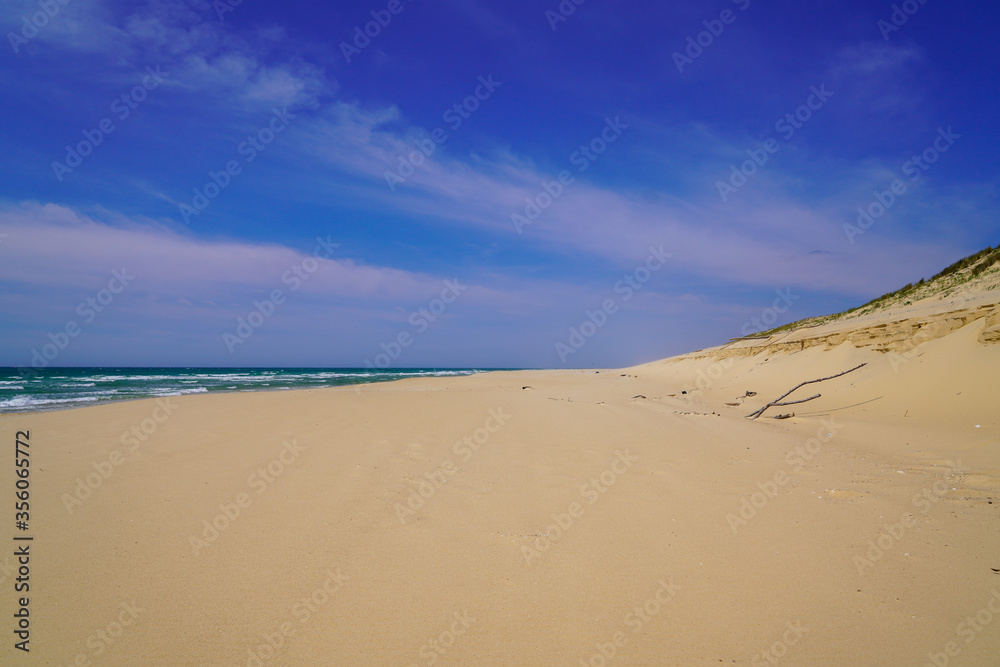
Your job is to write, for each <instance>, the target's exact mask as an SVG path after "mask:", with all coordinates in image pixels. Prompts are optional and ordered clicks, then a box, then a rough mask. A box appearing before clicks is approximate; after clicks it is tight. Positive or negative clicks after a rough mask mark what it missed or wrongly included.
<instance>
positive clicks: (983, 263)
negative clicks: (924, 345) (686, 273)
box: [733, 244, 1000, 341]
mask: <svg viewBox="0 0 1000 667" xmlns="http://www.w3.org/2000/svg"><path fill="white" fill-rule="evenodd" d="M997 262H1000V244H998V245H997V246H996V247H995V248H985V249H983V250H980V251H979V252H977V253H976V254H974V255H969V256H968V257H965V258H963V259H960V260H958V261H957V262H955V263H954V264H952V265H951V266H949V267H947V268H945V269H943V270H941V271H940V272H938V273H937V274H936V275H934V276H932V277H931V279H930V280H924V279H923V278H921V279H920V280H919V281H918V282H917V283H916V284H914V283H909V284H908V285H906V286H905V287H902V288H900V289H898V290H896V291H895V292H889V293H888V294H883V295H882V296H880V297H878V298H877V299H872V300H871V301H869V302H868V303H866V304H864V305H861V306H855V307H854V308H851V309H849V310H845V311H843V312H841V313H835V314H832V315H821V316H818V317H807V318H805V319H803V320H798V321H796V322H789V323H788V324H783V325H782V326H780V327H775V328H774V329H769V330H767V331H762V332H760V333H755V334H753V335H750V336H742V337H740V338H734V339H733V340H734V341H737V340H747V339H752V338H763V337H765V336H772V335H774V334H776V333H781V332H783V331H792V330H794V329H803V328H806V327H816V326H820V325H821V324H826V323H828V322H834V321H836V320H839V319H842V318H845V317H848V316H858V315H867V314H869V313H873V312H875V311H878V310H885V309H886V308H889V307H890V306H895V305H904V306H908V305H909V304H911V303H913V302H914V301H919V300H921V299H926V298H928V297H932V296H942V297H944V296H948V295H949V294H950V293H951V291H952V290H954V289H955V288H956V287H958V286H960V285H963V284H965V283H968V282H970V281H972V280H975V279H976V278H979V277H980V276H982V275H983V274H985V273H986V272H988V271H990V272H992V271H995V270H996V269H994V266H995V265H996V264H997Z"/></svg>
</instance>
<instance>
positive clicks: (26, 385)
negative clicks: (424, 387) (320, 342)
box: [0, 367, 493, 413]
mask: <svg viewBox="0 0 1000 667" xmlns="http://www.w3.org/2000/svg"><path fill="white" fill-rule="evenodd" d="M482 370H487V369H473V368H465V369H455V368H449V369H445V368H400V369H391V368H387V369H367V368H45V369H41V370H29V369H17V368H2V367H0V413H10V412H35V411H39V410H62V409H66V408H76V407H81V406H84V405H98V404H100V403H106V402H109V401H124V400H129V399H136V398H155V397H158V396H181V395H184V394H203V393H209V392H220V391H221V392H234V391H268V390H280V389H311V388H315V387H338V386H343V385H349V384H366V383H369V382H386V381H389V380H400V379H402V378H410V377H433V376H447V375H472V374H473V373H478V372H481V371H482ZM489 370H493V369H489Z"/></svg>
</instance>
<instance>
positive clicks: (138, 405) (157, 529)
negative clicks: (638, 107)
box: [0, 294, 1000, 665]
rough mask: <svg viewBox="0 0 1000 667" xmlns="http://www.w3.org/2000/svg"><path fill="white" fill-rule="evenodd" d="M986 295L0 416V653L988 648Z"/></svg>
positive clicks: (776, 656)
mask: <svg viewBox="0 0 1000 667" xmlns="http://www.w3.org/2000/svg"><path fill="white" fill-rule="evenodd" d="M995 301H996V299H995V294H993V298H991V296H990V295H989V294H985V295H975V298H971V299H966V300H964V301H963V302H962V303H958V304H956V303H949V302H944V301H940V300H936V301H932V302H929V303H927V304H923V305H921V304H917V305H914V306H912V307H909V308H907V309H905V310H898V309H897V310H895V311H891V312H886V313H882V314H876V315H869V316H866V317H864V318H853V319H848V320H844V321H841V322H839V323H835V324H831V325H825V326H823V327H817V328H812V329H804V330H800V331H797V332H794V333H792V334H778V335H776V336H773V337H770V338H768V339H761V340H751V341H742V342H737V343H734V344H732V345H729V346H724V347H722V348H714V349H711V350H705V351H700V352H697V353H692V354H690V355H685V356H683V357H678V358H674V359H670V360H665V361H659V362H655V363H652V364H647V365H643V366H638V367H635V368H630V369H625V370H613V371H612V370H600V371H599V372H595V371H594V370H590V371H576V370H573V371H524V372H498V373H486V374H480V375H475V376H470V377H456V378H433V379H418V380H404V381H400V382H394V383H386V384H373V385H365V386H362V387H360V388H357V389H355V388H335V389H324V390H311V391H287V392H270V393H244V394H225V395H222V394H216V395H200V396H185V397H180V398H171V399H169V400H160V401H154V400H142V401H134V402H128V403H119V404H112V405H104V406H99V407H92V408H83V409H74V410H67V411H62V412H49V413H37V414H25V415H5V416H0V432H2V433H3V437H4V438H5V439H6V440H7V441H8V446H9V447H10V449H13V447H14V438H15V432H16V431H19V430H24V431H30V448H31V471H32V473H31V494H32V496H31V529H30V531H29V532H30V534H31V535H32V536H33V537H34V540H33V541H32V542H31V543H30V568H31V573H30V577H31V579H30V586H31V591H30V595H29V597H30V605H29V608H30V614H31V617H30V618H31V643H30V649H31V652H30V654H23V653H21V652H20V651H16V650H15V649H14V648H13V644H14V641H16V640H15V639H14V638H13V635H12V634H11V630H12V629H13V625H14V619H13V614H14V612H15V611H16V608H17V607H16V605H15V599H16V596H15V593H14V592H13V589H12V584H13V580H14V578H15V577H16V576H17V573H16V567H17V565H16V562H15V557H14V556H13V551H14V547H13V546H8V548H5V549H4V550H3V554H4V555H3V556H0V576H2V577H4V579H5V581H4V582H3V590H4V594H3V595H2V596H0V610H2V616H3V618H5V619H7V620H6V621H5V622H4V623H5V625H4V627H3V631H4V636H6V637H7V639H6V640H5V641H4V643H3V646H2V648H0V662H3V664H38V665H69V664H80V665H85V664H95V665H96V664H106V665H412V664H417V665H432V664H437V665H556V664H562V665H603V664H608V665H709V664H737V665H770V664H778V663H784V664H788V665H843V664H852V665H888V664H909V665H923V664H934V662H932V660H936V661H937V664H939V665H941V664H951V665H959V664H960V665H996V664H1000V663H998V656H1000V573H996V572H995V570H994V568H996V569H1000V423H998V418H997V415H998V410H997V405H998V404H1000V400H998V399H1000V383H998V381H997V380H998V374H997V371H998V370H1000V345H998V344H996V342H997V340H996V339H997V338H998V336H997V335H996V333H997V325H998V324H1000V320H998V315H997V313H998V311H997V307H996V305H995ZM918 334H919V335H918ZM917 343H919V345H917ZM860 363H867V366H865V367H863V368H861V369H859V370H857V371H855V372H853V373H851V374H849V375H846V376H844V377H841V378H837V379H834V380H830V381H828V382H823V383H820V384H814V385H809V386H807V387H804V388H802V389H800V390H799V391H798V392H796V393H795V394H794V395H793V396H792V397H790V398H793V399H794V398H805V397H807V396H810V395H812V394H815V393H821V394H822V396H821V398H819V399H816V400H814V401H811V402H809V403H804V404H801V405H795V406H790V407H788V408H772V409H770V410H769V411H768V412H766V413H765V416H764V418H761V419H759V420H757V421H750V420H747V419H745V418H744V415H746V414H748V413H749V412H751V411H752V410H754V409H756V408H758V407H760V406H762V405H763V404H764V403H765V402H767V401H768V400H772V399H774V398H777V397H778V396H780V395H781V394H782V393H784V392H785V391H787V390H788V389H790V388H792V387H793V386H795V385H796V384H798V383H799V382H802V381H805V380H810V379H814V378H818V377H823V376H826V375H832V374H834V373H838V372H841V371H843V370H847V369H849V368H851V367H853V366H856V365H857V364H860ZM685 391H686V392H687V393H682V392H685ZM748 391H750V392H756V395H755V396H751V397H749V398H747V397H745V394H746V392H748ZM739 397H743V398H739ZM732 402H736V403H740V404H741V405H739V406H730V405H726V403H732ZM791 411H794V412H795V413H796V416H795V417H793V418H790V419H786V420H774V419H770V418H769V417H770V416H772V415H774V414H777V413H780V412H791ZM168 413H169V414H168ZM157 420H159V421H157ZM133 427H134V428H136V429H137V430H138V433H139V434H140V435H141V438H142V439H141V440H140V439H139V438H138V437H135V436H132V435H130V434H129V432H130V430H131V429H133ZM143 428H145V432H144V431H143ZM6 460H7V462H8V463H7V466H8V468H7V469H5V470H3V471H2V479H3V481H2V483H0V490H2V494H3V497H4V498H5V500H4V502H3V504H2V507H3V510H2V513H0V517H2V520H3V522H4V525H5V526H10V527H11V528H10V529H9V530H7V531H5V534H6V535H8V537H7V538H6V539H8V545H14V544H15V543H14V542H12V541H9V540H10V537H11V536H13V534H14V533H15V532H16V531H15V530H14V529H13V525H14V512H13V503H12V502H8V500H11V496H12V495H13V480H14V467H13V456H10V457H8V458H7V459H6ZM88 476H89V478H90V479H89V482H90V483H91V486H94V487H96V488H90V487H89V486H87V484H88ZM81 484H82V485H83V486H82V487H80V485H81ZM78 487H79V489H78ZM213 524H214V526H213ZM546 534H548V536H547V537H546ZM991 608H992V611H991ZM977 614H978V620H977ZM987 617H989V618H987Z"/></svg>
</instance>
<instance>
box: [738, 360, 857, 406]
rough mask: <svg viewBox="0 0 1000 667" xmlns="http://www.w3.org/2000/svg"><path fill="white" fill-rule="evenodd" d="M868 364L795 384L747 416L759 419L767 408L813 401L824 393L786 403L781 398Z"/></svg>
mask: <svg viewBox="0 0 1000 667" xmlns="http://www.w3.org/2000/svg"><path fill="white" fill-rule="evenodd" d="M867 365H868V364H867V363H864V364H858V365H857V366H855V367H854V368H852V369H850V370H847V371H844V372H843V373H837V374H836V375H831V376H830V377H825V378H818V379H816V380H806V381H805V382H802V383H801V384H797V385H795V386H794V387H792V388H791V389H789V390H788V391H786V392H785V393H784V394H782V395H781V396H779V397H778V398H777V400H774V401H771V402H770V403H768V404H767V405H765V406H764V407H762V408H761V409H760V410H755V411H753V412H751V413H750V414H748V415H747V416H746V418H747V419H757V417H760V416H761V415H762V414H764V411H765V410H767V409H768V408H774V407H780V406H784V405H795V404H797V403H805V402H806V401H811V400H813V399H815V398H819V397H820V396H821V395H822V394H816V395H815V396H810V397H809V398H803V399H801V400H798V401H785V402H784V403H782V402H781V399H783V398H785V397H786V396H788V395H789V394H791V393H792V392H793V391H795V390H796V389H798V388H799V387H804V386H806V385H807V384H813V383H815V382H824V381H825V380H832V379H833V378H839V377H840V376H841V375H847V374H848V373H852V372H854V371H856V370H858V369H859V368H861V367H862V366H867Z"/></svg>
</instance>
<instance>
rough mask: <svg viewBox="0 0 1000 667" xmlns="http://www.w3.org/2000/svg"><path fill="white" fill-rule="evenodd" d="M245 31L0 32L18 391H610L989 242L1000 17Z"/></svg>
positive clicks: (0, 333) (872, 13)
mask: <svg viewBox="0 0 1000 667" xmlns="http://www.w3.org/2000/svg"><path fill="white" fill-rule="evenodd" d="M223 2H225V0H221V1H220V2H208V1H203V0H184V1H182V0H160V1H158V2H144V1H137V2H112V1H110V0H65V2H62V1H61V0H43V1H42V2H41V3H40V2H38V0H25V1H22V0H8V1H7V2H5V3H3V6H2V8H0V28H2V31H3V34H4V36H5V38H4V40H3V44H0V99H2V103H0V121H2V122H0V313H2V315H0V365H13V366H21V365H31V363H32V359H33V358H34V359H35V360H36V363H41V361H38V360H39V359H41V358H44V359H45V363H48V364H50V365H184V366H195V365H211V366H255V365H285V366H287V365H297V366H365V365H367V364H372V365H383V366H384V365H386V364H390V362H391V365H392V366H473V367H487V366H500V367H564V366H565V367H616V366H623V365H628V364H633V363H640V362H644V361H650V360H653V359H656V358H661V357H666V356H669V355H672V354H678V353H682V352H685V351H688V350H691V349H697V348H701V347H706V346H709V345H715V344H719V343H721V342H724V341H725V340H726V339H728V338H730V337H734V336H737V335H740V334H741V333H747V332H748V331H752V330H754V329H755V328H757V327H758V324H755V323H754V322H759V323H761V324H769V325H773V324H781V323H784V322H787V321H791V320H795V319H800V318H803V317H807V316H810V315H816V314H822V313H826V312H830V311H834V310H841V309H843V308H846V307H850V306H853V305H857V304H858V303H860V302H863V301H865V300H867V299H870V298H872V297H874V296H878V295H879V294H882V293H884V292H886V291H889V290H892V289H895V288H897V287H899V286H901V285H903V284H905V283H907V282H910V281H915V280H917V279H918V278H920V277H927V276H930V275H931V274H933V273H935V272H936V271H937V270H939V269H940V268H943V267H944V266H945V265H947V264H949V263H951V262H952V261H954V260H955V259H957V258H959V257H962V256H964V255H966V254H968V253H970V252H974V251H976V250H978V249H980V248H983V247H986V246H988V245H994V244H996V243H997V241H998V239H997V230H998V224H997V215H996V214H997V208H998V198H997V179H998V166H997V165H998V161H997V159H996V158H997V148H998V141H997V130H996V109H997V108H1000V104H998V102H1000V100H998V96H1000V93H998V92H997V87H996V85H995V83H996V82H995V72H997V71H1000V62H998V61H1000V55H998V51H997V49H996V48H995V43H994V42H995V35H994V32H995V31H994V30H993V28H994V26H996V25H997V24H998V18H1000V8H998V7H997V6H996V4H995V3H987V2H969V3H963V4H962V5H960V6H952V5H949V4H947V3H943V2H940V1H939V0H927V1H926V2H924V3H923V4H920V3H919V2H918V1H917V0H910V1H909V2H907V3H897V4H896V5H895V8H894V5H893V3H891V2H885V3H882V2H832V1H829V2H826V1H819V2H812V3H805V4H803V3H796V2H771V3H764V2H760V1H759V0H737V1H733V0H714V1H711V2H709V1H705V2H687V3H683V6H672V5H671V4H669V3H655V2H607V1H602V0H586V1H585V2H583V3H582V4H579V5H577V4H575V3H574V2H572V0H566V1H565V2H563V3H561V4H560V3H559V2H556V1H550V2H497V1H490V2H487V1H485V0H471V1H459V0H443V1H441V2H437V3H423V2H414V1H413V0H398V1H397V2H389V1H388V0H384V1H383V0H375V1H373V2H352V3H346V2H336V1H334V2H325V3H309V2H300V1H298V0H286V1H284V2H281V3H270V2H260V1H259V0H243V1H242V2H240V3H239V4H237V5H235V6H231V5H230V4H229V3H228V2H225V4H223ZM677 4H680V3H677ZM906 10H909V13H907V11H906ZM46 12H47V13H46ZM220 17H221V18H220ZM904 19H905V21H904ZM366 30H367V32H368V33H369V34H368V35H365V31H366ZM456 105H458V106H457V107H456ZM914 156H916V157H917V158H918V162H914V161H913V158H914ZM411 170H412V171H411ZM734 170H735V171H736V172H740V171H742V173H737V174H736V175H734ZM387 174H390V175H389V176H387ZM897 181H898V182H897ZM894 182H896V188H897V191H896V192H895V193H894V192H893V190H892V186H893V184H894ZM206 189H207V191H206ZM196 191H197V192H196ZM877 193H878V194H877ZM880 199H881V203H880V202H879V200H880ZM858 207H862V208H863V209H864V210H868V211H870V212H871V213H874V214H876V215H874V216H873V217H872V218H871V219H870V222H868V221H864V220H863V222H864V223H865V224H864V227H860V226H858V218H859V213H858ZM845 225H849V227H846V228H845ZM317 239H322V240H323V241H324V244H323V245H321V244H319V243H318V241H317ZM317 250H319V251H320V252H319V257H318V258H316V256H315V255H314V253H315V252H316V251H317ZM667 255H669V257H666V256H667ZM657 257H659V258H660V259H657ZM663 257H666V259H663ZM123 270H124V274H122V275H123V276H124V279H121V278H119V279H115V278H114V274H113V273H112V272H113V271H119V272H120V273H121V272H122V271H123ZM130 276H134V277H130ZM630 284H631V285H632V286H630ZM779 294H781V295H785V298H784V300H781V297H779V296H778V295H779ZM272 297H275V298H274V300H273V301H271V299H272ZM88 299H92V300H94V302H95V303H96V304H97V306H94V305H93V304H90V305H88V301H87V300H88ZM776 303H777V305H778V307H775V305H776ZM98 307H99V309H98ZM421 311H423V312H421ZM779 311H781V312H779ZM255 312H256V313H257V314H256V315H254V314H253V313H255ZM754 318H756V320H755V319H754ZM241 321H242V322H243V323H242V324H241ZM67 331H72V332H73V333H72V335H70V334H69V333H66V332H67ZM60 332H62V333H60ZM574 332H577V333H574ZM46 345H49V347H48V350H47V352H48V354H47V355H46V356H43V357H39V356H38V355H42V354H43V353H44V352H45V349H44V348H45V346H46ZM36 353H37V354H36ZM378 355H383V356H381V357H380V356H378Z"/></svg>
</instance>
